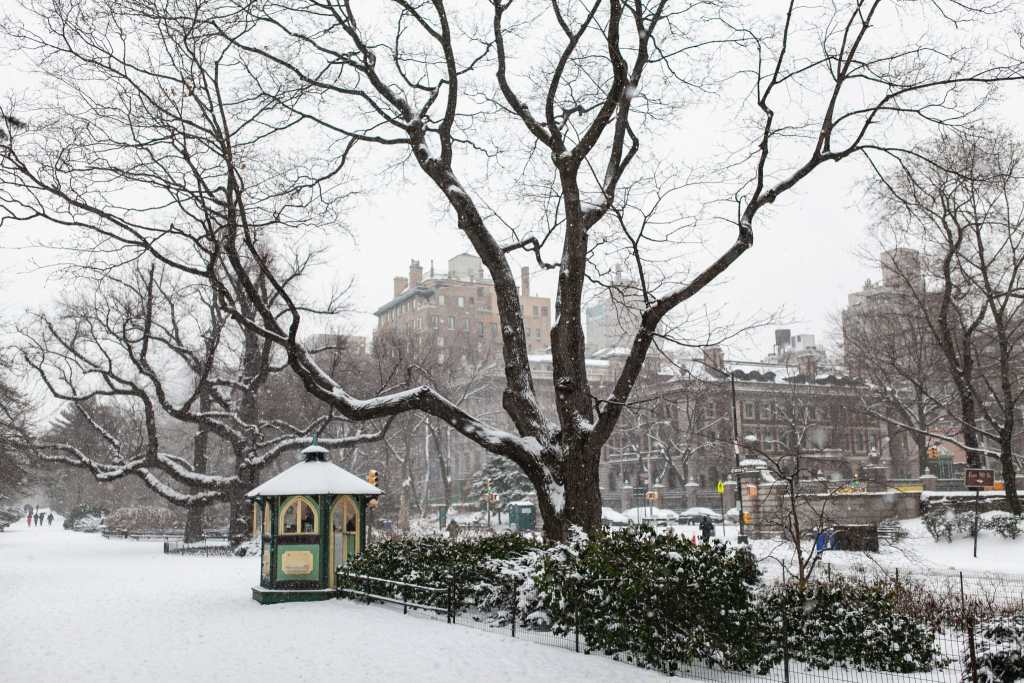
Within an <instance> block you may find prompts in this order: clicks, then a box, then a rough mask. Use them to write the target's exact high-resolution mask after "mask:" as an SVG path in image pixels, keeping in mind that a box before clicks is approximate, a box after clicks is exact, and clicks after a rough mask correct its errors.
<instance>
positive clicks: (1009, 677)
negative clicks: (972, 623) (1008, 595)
mask: <svg viewBox="0 0 1024 683" xmlns="http://www.w3.org/2000/svg"><path fill="white" fill-rule="evenodd" d="M976 652H977V662H978V680H979V681H982V683H1006V682H1007V681H1011V682H1012V681H1021V680H1024V614H1018V615H1016V616H1012V617H1003V618H999V619H990V620H988V621H984V622H982V623H981V624H979V625H978V629H977V644H976ZM969 656H970V655H969V654H967V653H965V654H964V680H970V662H969V661H967V659H968V658H969Z"/></svg>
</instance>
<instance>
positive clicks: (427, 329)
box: [374, 254, 551, 355]
mask: <svg viewBox="0 0 1024 683" xmlns="http://www.w3.org/2000/svg"><path fill="white" fill-rule="evenodd" d="M520 282H521V284H520V291H519V300H520V303H521V305H522V309H523V324H524V326H525V327H526V335H527V347H528V350H529V352H530V353H542V352H543V351H544V350H546V349H547V348H548V347H549V346H550V344H549V341H548V340H549V335H550V330H551V299H549V298H548V297H543V296H534V295H533V294H532V293H531V292H530V270H529V268H523V269H522V273H521V281H520ZM374 315H376V316H377V329H378V330H384V329H393V330H399V331H402V332H406V333H415V334H419V335H424V336H427V337H431V338H434V339H436V340H438V341H439V342H440V343H439V345H441V346H444V345H445V344H446V343H448V345H449V346H450V345H451V343H452V342H456V341H459V339H460V338H461V339H462V340H465V339H473V340H477V341H478V342H480V343H481V344H483V345H485V346H491V347H493V348H495V349H498V350H500V348H501V333H500V330H499V326H500V324H501V323H500V322H499V320H498V306H497V298H496V295H495V291H494V285H493V283H492V282H491V280H490V278H489V277H488V276H487V275H486V273H485V271H484V269H483V264H482V263H481V261H480V259H479V257H477V256H474V255H473V254H460V255H458V256H455V257H453V258H451V259H449V260H448V272H447V273H435V272H434V267H433V264H431V266H430V270H429V271H427V272H426V273H424V271H423V267H422V266H421V265H420V262H419V261H416V260H413V261H412V263H410V264H409V274H408V276H404V275H399V276H395V278H394V297H393V298H392V299H391V301H389V302H387V303H386V304H384V305H383V306H381V307H380V308H378V309H377V310H376V311H375V312H374ZM499 355H500V354H499Z"/></svg>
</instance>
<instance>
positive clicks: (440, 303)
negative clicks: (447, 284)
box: [437, 294, 444, 306]
mask: <svg viewBox="0 0 1024 683" xmlns="http://www.w3.org/2000/svg"><path fill="white" fill-rule="evenodd" d="M437 305H438V306H444V294H438V296H437Z"/></svg>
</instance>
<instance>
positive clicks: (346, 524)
mask: <svg viewBox="0 0 1024 683" xmlns="http://www.w3.org/2000/svg"><path fill="white" fill-rule="evenodd" d="M331 531H332V533H333V534H334V564H335V565H346V564H348V563H349V561H350V560H352V559H353V558H354V557H355V556H356V555H358V554H359V511H358V510H357V509H356V504H355V502H354V501H353V500H352V499H351V498H350V497H349V496H344V497H342V498H340V499H339V500H338V502H336V503H335V504H334V509H333V511H332V512H331Z"/></svg>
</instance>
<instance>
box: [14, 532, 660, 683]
mask: <svg viewBox="0 0 1024 683" xmlns="http://www.w3.org/2000/svg"><path fill="white" fill-rule="evenodd" d="M258 574H259V564H258V558H246V559H238V558H226V557H211V558H207V557H181V556H165V555H163V553H162V547H161V544H160V543H155V542H140V541H126V540H107V539H104V538H102V537H101V536H99V535H98V534H82V533H74V532H69V531H64V530H63V529H62V528H61V526H60V520H55V521H54V524H53V527H50V528H47V527H43V528H36V527H32V528H31V529H30V528H28V527H26V525H25V524H24V522H19V523H17V524H15V525H14V526H13V527H10V528H8V529H7V531H5V532H3V533H0V641H2V643H3V645H2V646H0V681H3V682H4V683H21V682H22V681H24V682H31V683H42V682H50V681H52V682H63V681H76V682H77V681H83V682H91V681H109V682H116V681H132V682H133V683H134V682H137V681H140V680H143V681H148V682H156V683H159V682H163V681H175V682H181V681H216V682H217V683H228V682H233V681H247V682H256V683H258V682H260V681H277V680H281V681H325V680H357V681H358V680H378V681H460V682H464V683H473V682H475V681H588V682H590V683H596V682H598V681H615V682H616V683H621V682H623V681H664V680H666V677H665V676H663V675H661V674H658V673H655V672H652V671H645V670H643V669H638V668H636V667H633V666H630V665H627V664H622V663H618V662H614V661H612V660H610V659H608V658H605V657H600V656H584V655H580V654H576V653H575V652H569V651H565V650H561V649H559V648H555V647H550V646H545V645H541V644H536V643H528V642H524V641H522V640H513V639H512V638H510V637H508V636H505V635H501V634H498V633H487V632H482V631H478V630H474V629H470V628H466V627H462V626H449V625H447V624H445V623H443V622H440V623H438V622H436V621H429V620H427V619H421V618H417V617H412V616H408V617H405V616H402V614H401V613H400V612H395V611H393V610H390V609H387V608H383V607H379V606H368V605H360V604H357V603H353V602H349V601H342V600H331V601H327V602H320V603H295V604H285V605H265V606H261V605H259V604H257V603H256V602H254V601H253V600H252V599H251V598H250V587H251V586H252V585H253V583H254V582H255V580H256V578H257V576H258ZM674 680H680V679H674Z"/></svg>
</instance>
